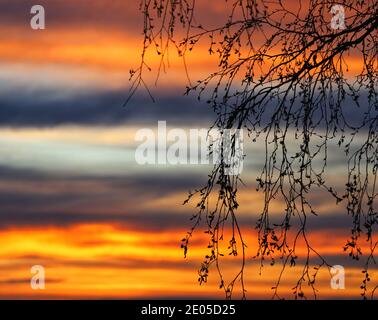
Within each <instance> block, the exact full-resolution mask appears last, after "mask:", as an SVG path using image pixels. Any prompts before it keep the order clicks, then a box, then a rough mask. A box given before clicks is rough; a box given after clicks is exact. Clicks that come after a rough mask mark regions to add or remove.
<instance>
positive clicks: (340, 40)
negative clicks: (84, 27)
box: [130, 0, 378, 298]
mask: <svg viewBox="0 0 378 320" xmlns="http://www.w3.org/2000/svg"><path fill="white" fill-rule="evenodd" d="M213 2H217V3H219V2H221V1H213ZM198 3H199V1H198V0H197V1H196V0H142V1H141V3H140V9H141V11H142V13H143V16H144V42H143V43H144V45H143V50H142V60H141V64H140V65H139V67H138V68H137V69H135V70H132V71H131V81H132V87H131V95H130V96H132V95H133V94H134V93H135V91H136V90H137V89H138V88H139V87H140V86H145V87H146V88H147V90H148V87H147V85H146V83H145V82H144V78H143V77H144V74H145V71H146V70H150V69H149V67H148V61H146V59H147V58H146V57H147V55H146V53H147V52H148V51H149V50H152V51H154V52H155V53H156V54H157V55H158V56H160V58H161V65H160V68H159V70H157V72H158V73H159V72H160V69H161V68H162V67H163V66H164V64H165V61H166V58H167V54H168V52H169V51H171V50H175V51H177V53H178V54H179V56H181V57H182V58H183V61H184V65H185V68H186V62H185V57H186V56H187V55H188V54H189V53H190V52H192V51H194V50H196V48H198V46H199V45H200V44H204V43H205V44H207V45H208V54H209V55H211V56H213V57H214V59H215V60H216V61H217V65H218V67H217V69H216V70H215V71H214V72H213V73H211V74H209V75H208V76H207V77H205V78H204V79H200V80H199V81H198V82H196V83H195V84H191V83H190V80H188V81H189V85H188V87H187V88H186V94H189V93H191V92H192V91H196V92H197V94H198V97H199V99H206V101H207V103H208V104H209V105H210V107H211V108H213V110H214V112H215V113H216V121H215V123H214V125H213V126H214V127H217V128H220V129H229V128H236V129H244V130H246V131H247V132H248V137H249V138H250V139H251V141H253V142H257V143H258V142H262V143H264V145H265V162H264V165H263V167H262V168H261V175H260V176H259V177H258V178H257V190H259V191H260V192H262V193H263V195H264V199H265V203H264V205H263V210H262V212H260V213H259V218H258V220H257V221H256V229H257V232H258V248H257V250H256V252H255V258H256V259H260V261H261V265H262V264H263V263H264V261H266V260H268V261H269V262H270V263H271V264H275V263H276V262H277V259H279V260H280V261H282V268H281V273H280V274H279V277H278V279H277V285H276V286H275V287H273V291H274V296H276V297H280V296H279V292H278V288H279V284H280V282H281V279H282V276H283V274H284V272H285V271H286V270H287V269H288V267H290V266H294V265H295V264H296V262H297V261H298V259H303V261H304V263H303V265H304V267H303V268H302V269H301V272H300V274H299V275H298V281H297V282H296V283H295V286H294V288H293V293H294V295H295V297H296V298H305V297H306V290H305V287H309V288H310V289H311V291H312V293H313V295H314V296H315V297H316V294H317V290H316V288H315V283H316V276H317V274H318V271H319V270H320V268H321V267H328V268H329V267H330V265H329V264H328V262H327V261H326V259H325V258H324V257H323V256H322V255H321V253H319V252H318V251H317V250H316V248H314V247H313V246H312V244H311V242H310V241H309V240H308V234H307V233H308V231H307V220H308V217H309V216H310V215H317V212H316V210H315V209H314V207H313V206H312V204H311V199H310V194H311V192H312V191H314V190H317V189H323V190H326V191H327V192H328V193H329V194H330V195H331V196H332V197H334V198H335V200H336V202H337V203H338V204H339V206H344V208H346V212H347V214H348V215H349V218H350V220H351V234H350V238H349V239H346V243H345V247H344V251H346V252H347V253H348V254H349V255H350V256H351V257H352V258H353V259H360V257H361V256H363V257H364V259H365V267H364V269H363V270H362V273H363V276H362V283H361V294H362V296H363V297H364V298H367V297H370V296H371V297H374V292H375V289H376V288H377V287H374V285H371V286H370V287H369V286H368V284H369V281H370V275H369V268H371V265H372V264H375V260H374V256H375V253H376V247H377V244H378V242H377V240H376V239H374V233H375V231H376V228H377V223H378V215H377V208H376V198H377V194H378V193H377V186H376V183H377V170H378V101H377V83H378V77H377V72H378V71H377V70H378V68H377V64H378V60H377V48H378V32H377V27H378V2H377V1H375V0H354V1H351V0H344V1H329V0H300V1H296V2H292V1H281V0H271V1H268V0H228V1H227V0H225V1H224V6H225V10H226V11H227V10H228V11H227V16H226V18H225V20H224V21H216V22H214V21H213V22H212V23H211V26H206V21H200V20H199V19H198V18H197V14H198V12H197V11H196V8H197V6H198ZM211 4H212V1H208V5H209V6H210V5H211ZM201 5H202V7H203V6H206V3H204V2H203V1H201ZM335 6H336V7H335ZM340 6H342V7H341V8H340ZM343 11H344V14H345V15H344V16H343ZM337 14H338V15H337ZM336 16H337V17H336ZM332 19H336V20H332ZM214 23H215V24H216V25H214ZM332 23H334V25H332ZM350 57H353V58H354V59H355V60H354V61H357V63H356V65H358V68H359V70H358V71H355V69H356V68H353V70H352V71H351V70H350V65H349V62H348V59H349V58H350ZM186 70H188V69H187V68H186ZM188 78H189V77H188ZM351 114H353V116H352V117H351V116H350V115H351ZM289 141H295V142H296V143H297V144H296V147H295V148H294V149H293V148H291V147H289ZM333 142H335V143H336V144H337V145H338V146H339V148H342V149H343V151H345V155H346V159H347V160H346V162H347V166H348V173H347V176H346V181H345V189H344V190H336V189H337V188H335V186H333V185H332V183H331V182H330V181H327V178H326V175H327V160H328V149H329V145H330V144H331V143H333ZM241 182H242V181H241V179H240V177H239V176H229V175H226V174H225V164H224V163H223V162H220V163H219V164H217V165H215V166H214V168H213V170H212V172H211V173H210V174H209V179H208V182H207V184H206V185H205V186H204V187H202V188H200V189H198V190H196V192H194V193H190V194H189V198H188V200H193V199H196V200H195V201H196V203H197V207H198V211H197V212H196V213H195V214H194V215H193V217H192V220H193V226H192V228H191V229H190V231H189V232H188V234H187V235H186V237H185V238H184V239H182V248H183V249H184V253H185V255H186V254H187V250H188V247H189V242H190V239H191V237H192V236H193V233H194V231H195V230H196V229H198V228H200V227H203V228H205V231H206V232H207V234H208V236H209V246H208V249H209V254H207V255H206V257H205V259H204V261H203V263H202V264H201V266H200V269H199V281H200V283H203V282H206V281H207V278H208V274H209V269H210V267H211V266H212V265H214V266H215V267H216V270H217V271H218V274H219V278H220V280H219V281H220V287H221V288H222V289H223V290H224V291H225V294H226V296H227V298H230V297H231V296H232V294H233V292H234V291H235V288H236V285H237V287H239V285H240V286H241V293H242V296H243V297H246V288H245V285H244V281H245V261H246V259H249V255H250V253H248V255H247V248H246V243H245V241H244V239H243V232H242V230H241V228H240V224H239V222H238V216H237V209H238V188H239V186H240V183H241ZM213 196H215V201H214V199H210V197H211V198H213ZM276 200H280V201H282V202H283V203H284V204H285V208H283V210H282V215H281V216H280V221H277V218H275V217H272V214H271V211H272V209H271V204H272V202H273V201H276ZM185 202H187V201H185ZM318 218H319V219H321V217H318ZM225 227H229V228H230V229H231V230H232V231H231V233H230V234H231V235H230V237H229V239H227V240H226V239H224V234H223V230H224V228H225ZM289 230H290V232H292V233H293V234H294V237H290V235H289ZM222 240H223V241H228V243H229V246H228V251H229V252H228V253H229V254H231V255H234V256H239V257H241V259H240V270H239V272H238V273H237V274H235V276H234V277H233V278H232V279H231V280H230V281H226V280H225V278H224V274H223V269H222V266H221V260H222V256H223V254H224V250H222V249H221V248H220V242H221V241H222ZM299 241H302V242H304V243H305V244H306V248H307V249H306V253H305V255H302V256H300V255H299V254H298V253H297V251H298V249H297V246H298V242H299ZM365 241H368V244H369V245H368V247H369V249H368V250H363V249H362V245H361V243H362V242H365ZM253 249H254V248H252V249H249V250H253ZM249 252H250V251H249ZM313 258H316V260H317V263H316V265H313V264H312V259H313Z"/></svg>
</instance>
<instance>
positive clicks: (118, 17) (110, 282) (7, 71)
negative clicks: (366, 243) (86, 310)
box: [0, 0, 376, 299]
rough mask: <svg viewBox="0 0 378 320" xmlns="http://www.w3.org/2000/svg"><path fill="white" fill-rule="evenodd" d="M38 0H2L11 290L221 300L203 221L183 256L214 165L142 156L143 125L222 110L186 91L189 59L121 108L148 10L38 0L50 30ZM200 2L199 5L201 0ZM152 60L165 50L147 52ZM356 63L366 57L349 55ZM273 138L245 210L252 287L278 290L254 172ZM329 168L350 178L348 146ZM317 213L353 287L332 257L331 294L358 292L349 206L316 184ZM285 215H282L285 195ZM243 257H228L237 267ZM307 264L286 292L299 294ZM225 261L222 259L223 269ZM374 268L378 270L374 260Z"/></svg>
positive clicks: (198, 61)
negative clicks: (35, 12)
mask: <svg viewBox="0 0 378 320" xmlns="http://www.w3.org/2000/svg"><path fill="white" fill-rule="evenodd" d="M33 4H37V3H34V1H30V0H29V1H26V0H17V1H14V0H0V65H1V66H0V298H5V299H13V298H15V299H19V298H31V299H39V298H58V299H66V298H75V299H76V298H223V297H224V293H223V291H221V290H220V289H219V284H218V278H217V275H216V272H214V273H213V274H211V275H210V279H209V283H208V284H206V285H202V286H199V284H198V282H197V278H198V275H197V269H198V267H199V265H200V262H201V261H202V260H201V259H203V257H204V256H205V255H206V254H207V252H206V246H207V241H206V237H205V235H204V234H203V232H201V231H199V232H198V233H197V234H195V236H194V238H193V241H192V242H191V246H190V248H189V255H188V257H187V258H186V259H184V257H183V252H182V249H181V248H180V239H182V238H183V236H184V235H185V233H186V231H187V230H189V228H190V227H191V222H190V220H189V219H190V217H191V215H192V213H193V212H195V208H194V206H191V205H187V206H182V203H183V201H184V200H185V198H186V195H187V192H188V191H189V190H193V189H195V188H197V187H200V186H202V185H203V184H204V183H205V182H206V179H207V174H208V172H209V170H210V169H211V167H210V166H206V165H199V166H189V165H187V166H164V165H158V166H140V165H138V164H137V163H136V162H135V159H134V153H135V148H136V146H137V142H135V139H134V136H135V133H136V131H137V130H138V129H140V128H151V129H153V130H155V129H156V127H157V123H158V121H159V120H165V121H167V124H168V126H169V127H171V128H175V127H180V128H184V129H190V128H207V127H208V126H209V125H210V124H211V122H212V120H214V117H215V116H214V114H213V113H212V111H211V110H210V109H209V108H208V107H207V106H206V104H203V103H201V102H197V100H196V98H195V97H194V96H193V97H184V96H183V93H184V92H185V86H186V85H187V77H186V75H185V72H184V68H183V64H182V60H181V59H180V58H178V57H177V56H175V55H174V54H172V56H171V61H170V62H171V66H170V68H169V70H168V71H167V73H166V74H162V75H161V77H160V80H159V85H158V86H157V87H155V86H154V81H155V75H153V74H147V75H146V79H147V81H148V83H149V84H151V90H152V92H153V94H154V97H155V98H156V103H153V102H152V101H151V100H150V99H149V97H148V96H147V95H146V93H145V92H144V91H143V90H141V91H140V92H139V93H138V94H137V95H136V96H135V97H134V99H133V100H132V101H131V103H130V104H129V105H127V107H123V106H122V105H123V103H124V101H125V100H126V97H127V93H128V89H129V87H130V83H129V81H128V79H129V70H130V69H131V68H135V67H137V65H138V62H139V59H140V50H141V48H142V23H143V21H142V16H141V13H140V12H139V11H138V7H139V1H138V0H113V1H108V0H54V1H47V0H40V1H38V4H41V5H43V6H44V7H45V10H46V29H45V30H38V31H36V30H32V29H31V28H30V17H31V15H30V8H31V6H32V5H33ZM205 5H206V15H205V14H204V17H205V18H206V17H211V18H208V22H209V23H210V24H211V23H214V21H217V19H221V18H222V17H224V8H223V7H222V5H219V4H218V1H206V2H204V1H202V2H200V3H199V6H200V7H201V6H205ZM199 10H200V12H201V9H199ZM149 58H150V61H151V65H152V66H157V65H158V59H157V58H154V57H153V56H151V57H149ZM350 61H351V70H353V68H358V66H359V62H358V60H357V59H356V58H355V57H350ZM187 63H188V65H189V66H190V77H191V79H195V80H196V79H199V78H201V77H202V76H205V75H206V74H208V73H210V72H212V71H213V70H214V68H215V67H216V63H215V62H214V60H213V59H212V58H211V57H209V56H208V55H206V54H203V51H202V52H201V48H199V51H198V53H197V54H196V53H193V54H191V55H190V56H189V57H188V61H187ZM263 147H264V146H263V145H258V144H257V145H247V146H246V150H247V151H248V152H247V158H246V160H245V164H244V171H243V174H242V178H243V180H244V182H245V184H246V185H245V187H243V188H242V189H241V190H240V195H239V196H240V210H239V217H240V221H241V223H242V228H243V230H244V231H245V232H246V239H247V243H248V244H249V246H248V253H247V255H248V261H247V275H248V277H247V281H246V283H247V290H248V298H251V299H255V298H270V297H271V296H272V290H271V287H272V286H273V285H275V280H276V278H277V275H278V271H279V265H276V266H274V267H270V266H269V263H267V265H266V266H264V268H263V270H262V274H261V275H260V274H259V271H260V269H259V262H258V261H254V260H252V257H253V256H254V255H255V254H256V233H255V230H254V224H255V222H256V218H257V216H258V214H259V212H260V210H261V209H262V206H263V196H262V195H261V194H259V193H257V192H256V189H255V179H256V176H257V175H258V173H259V170H260V168H261V165H262V161H263V159H262V157H261V155H262V154H263ZM330 148H334V149H335V150H334V151H332V152H331V153H330V154H331V156H330V159H329V172H331V174H330V175H329V179H331V181H332V182H333V184H334V185H336V186H338V187H340V188H342V186H343V185H344V184H345V177H346V173H347V172H346V167H345V156H344V155H343V153H342V152H341V151H340V150H338V149H336V148H335V147H332V146H330ZM312 199H313V201H314V203H315V205H316V207H317V209H318V212H319V217H312V218H311V219H310V227H311V238H312V240H313V243H314V245H315V246H316V248H317V250H318V251H319V252H320V253H322V254H323V255H324V256H326V257H327V258H328V259H329V262H330V263H331V264H332V265H343V266H344V267H345V270H346V289H345V290H332V289H331V288H330V274H329V272H328V270H327V269H324V270H323V271H322V272H321V273H320V276H319V279H318V281H319V282H318V289H319V297H320V298H359V294H360V289H359V286H360V282H361V281H362V279H363V277H362V274H361V271H360V268H361V263H357V262H353V261H352V260H351V259H350V258H349V257H347V255H346V254H345V253H344V252H343V249H342V248H343V246H344V244H345V242H346V240H347V238H348V232H349V229H350V226H351V218H350V217H348V216H347V215H346V212H345V208H344V207H342V206H341V207H336V206H335V202H334V199H332V198H331V197H330V196H329V195H326V194H324V193H320V192H319V193H316V194H313V195H312ZM273 211H274V214H277V215H279V214H280V213H282V208H281V207H280V205H279V204H277V207H273ZM238 262H239V261H237V259H226V261H225V262H224V263H225V266H226V267H227V268H226V269H227V273H229V274H232V272H233V271H235V270H237V269H236V268H237V266H238ZM33 265H42V266H44V267H45V269H46V289H45V290H39V291H38V290H32V289H31V287H30V278H31V273H30V268H31V267H32V266H33ZM300 267H301V265H300V264H299V265H298V266H297V267H295V268H293V269H291V270H288V271H287V272H286V273H285V276H284V279H283V280H282V283H281V289H280V293H281V294H282V295H283V296H286V297H288V298H290V297H291V295H290V294H291V291H292V290H291V288H292V287H293V286H294V285H295V282H296V275H298V270H299V269H298V268H300ZM214 271H215V270H214ZM373 273H374V272H373ZM375 273H376V271H375Z"/></svg>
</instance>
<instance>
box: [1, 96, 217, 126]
mask: <svg viewBox="0 0 378 320" xmlns="http://www.w3.org/2000/svg"><path fill="white" fill-rule="evenodd" d="M126 96H127V91H126V90H125V91H124V92H123V91H108V92H87V93H85V94H83V93H81V94H74V93H72V94H69V95H65V96H63V97H62V96H59V97H57V98H52V97H51V96H50V95H49V94H47V93H46V92H38V91H35V92H27V91H26V92H24V93H23V92H19V91H17V92H16V91H15V90H9V91H8V93H7V94H2V95H1V96H0V125H1V126H35V127H43V126H56V125H64V124H82V125H115V124H125V123H126V124H130V125H137V124H143V123H147V124H152V123H153V125H154V126H156V122H157V121H158V120H166V121H167V122H168V125H169V124H170V123H172V124H187V125H190V124H192V123H196V125H198V124H199V123H205V124H207V126H208V125H209V123H210V122H211V119H212V118H214V113H213V111H212V110H211V109H210V108H209V107H208V106H207V105H204V104H201V103H198V102H196V101H195V99H193V98H190V97H183V96H180V95H179V94H177V95H176V94H175V95H171V96H169V95H164V96H157V97H156V98H157V102H156V103H153V102H152V101H151V100H150V99H148V98H147V97H142V96H138V97H135V98H134V99H133V100H132V101H131V102H130V104H128V105H127V106H126V107H123V103H124V102H125V99H126ZM207 126H205V127H207Z"/></svg>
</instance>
